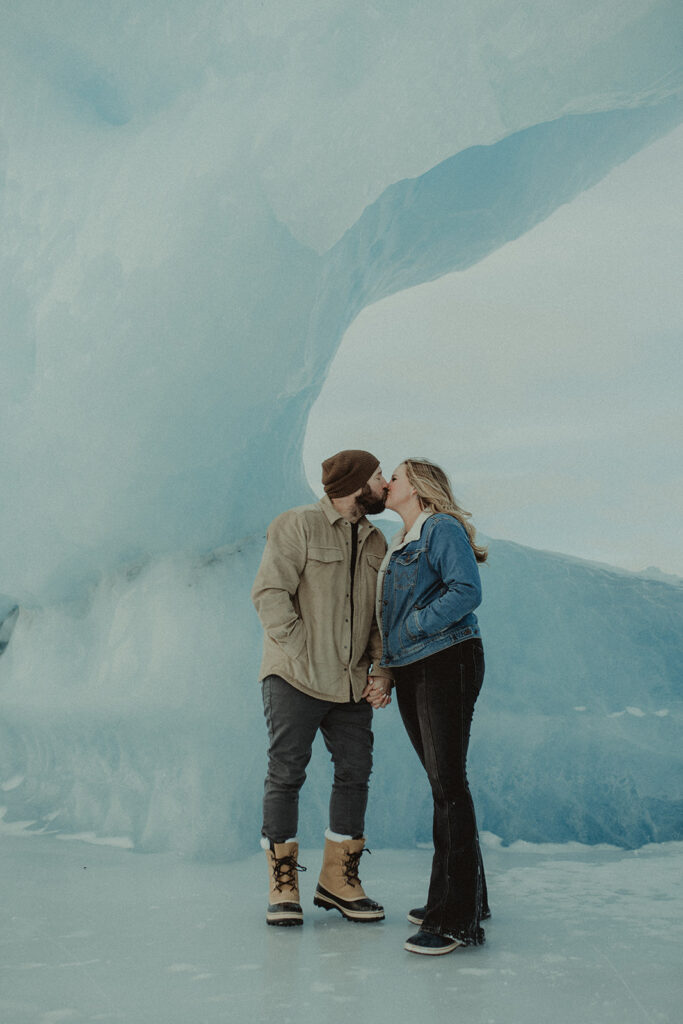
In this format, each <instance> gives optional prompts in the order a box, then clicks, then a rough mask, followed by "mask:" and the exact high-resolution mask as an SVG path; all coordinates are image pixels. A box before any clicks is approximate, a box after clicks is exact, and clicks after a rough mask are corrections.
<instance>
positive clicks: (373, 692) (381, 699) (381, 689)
mask: <svg viewBox="0 0 683 1024" xmlns="http://www.w3.org/2000/svg"><path fill="white" fill-rule="evenodd" d="M391 687H392V682H391V679H387V678H386V677H385V676H368V685H367V686H366V687H365V689H364V690H363V692H362V694H361V697H364V698H365V699H366V701H367V702H368V704H370V705H372V707H373V708H375V709H379V708H385V707H387V705H389V704H391Z"/></svg>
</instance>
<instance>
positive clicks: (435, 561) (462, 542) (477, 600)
mask: <svg viewBox="0 0 683 1024" xmlns="http://www.w3.org/2000/svg"><path fill="white" fill-rule="evenodd" d="M426 554H427V558H428V559H429V563H430V565H431V567H432V568H433V570H434V572H435V573H437V575H438V576H439V578H440V580H441V593H440V594H439V595H438V596H437V597H435V598H434V600H432V601H430V602H429V603H428V604H426V605H425V606H424V607H419V606H418V607H416V608H415V609H414V611H413V612H412V615H411V618H412V622H411V624H410V632H411V633H412V634H413V635H415V636H425V637H429V636H433V635H434V634H436V633H440V632H442V631H443V630H445V629H449V628H451V627H452V626H454V625H455V624H456V623H458V622H460V620H461V619H463V618H464V617H465V616H466V615H468V614H469V613H470V612H473V611H474V609H475V608H477V607H478V606H479V605H480V604H481V596H482V594H481V580H480V577H479V567H478V565H477V560H476V558H475V557H474V551H473V550H472V545H471V544H470V542H469V538H468V536H467V533H466V531H465V529H464V527H463V526H462V525H461V524H460V523H459V522H458V521H457V519H454V518H453V517H452V516H443V517H439V519H438V520H437V521H435V522H434V525H433V527H432V529H431V530H430V533H429V539H428V545H427V551H426Z"/></svg>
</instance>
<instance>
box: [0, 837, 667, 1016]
mask: <svg viewBox="0 0 683 1024" xmlns="http://www.w3.org/2000/svg"><path fill="white" fill-rule="evenodd" d="M0 847H1V851H0V852H1V854H2V862H3V871H2V874H1V876H0V902H1V904H2V908H3V914H4V915H5V917H6V921H7V924H6V925H5V927H4V928H3V937H2V940H1V941H0V978H1V979H2V986H1V987H0V1019H2V1021H3V1024H38V1022H40V1024H57V1022H60V1024H61V1022H65V1024H70V1022H73V1024H77V1022H80V1021H98V1020H102V1021H112V1022H121V1024H188V1022H189V1021H192V1022H195V1021H197V1022H199V1021H201V1022H202V1024H218V1022H225V1021H246V1020H248V1021H272V1020H275V1019H276V1020H278V1021H281V1022H282V1024H286V1022H289V1024H295V1022H302V1024H309V1022H311V1024H312V1022H317V1021H319V1020H326V1021H330V1022H332V1024H337V1022H339V1024H343V1022H344V1024H345V1022H347V1021H348V1020H349V1019H350V1018H351V1017H354V1018H355V1017H358V1018H363V1019H368V1020H372V1021H376V1022H377V1024H384V1022H385V1021H396V1020H399V1021H408V1020H416V1021H423V1020H427V1019H428V1020H431V1021H434V1022H436V1024H446V1022H450V1021H453V1020H454V1019H458V1020H459V1019H463V1020H469V1021H473V1022H477V1024H479V1022H482V1024H530V1022H536V1021H545V1020H552V1021H556V1022H557V1024H584V1022H591V1024H594V1022H595V1024H598V1022H599V1024H643V1022H648V1024H677V1022H678V1021H679V1020H680V997H681V984H680V947H681V940H682V939H683V934H682V931H683V925H682V921H683V906H682V905H681V884H680V879H681V868H682V867H683V851H682V849H681V844H680V843H675V844H665V845H663V846H650V847H646V848H644V849H643V850H640V851H638V852H637V853H624V852H623V851H618V850H614V849H610V848H609V847H598V848H590V849H589V848H586V847H581V846H579V845H578V844H567V845H565V846H538V847H536V846H530V845H526V844H515V845H514V846H513V847H512V848H508V849H502V848H500V847H499V845H498V844H497V843H496V841H495V839H494V837H491V836H485V837H484V856H485V859H486V866H487V870H488V876H489V884H490V896H491V906H492V911H493V917H492V919H491V920H490V921H488V922H487V923H486V936H487V941H486V944H485V945H484V946H481V947H477V948H472V949H467V950H456V951H455V952H454V953H452V954H450V955H449V956H446V957H442V958H438V959H434V958H427V957H418V956H414V955H411V954H409V953H407V952H405V951H404V950H403V942H404V941H405V939H406V938H407V937H408V936H409V935H410V934H412V933H413V931H414V926H412V925H410V924H409V923H408V922H407V921H406V919H405V914H406V912H407V910H408V909H409V908H410V907H412V906H415V905H417V904H420V903H421V902H422V901H423V898H424V892H425V886H426V883H427V878H428V874H429V867H430V861H431V852H430V851H428V850H410V851H407V850H403V851H397V850H390V849H380V848H379V847H375V849H374V852H373V855H372V857H366V858H364V859H363V863H362V865H361V867H362V878H363V881H364V884H365V886H366V888H367V890H368V892H370V893H371V894H372V895H373V897H375V898H376V899H378V900H381V901H382V903H383V904H384V907H385V911H386V920H385V921H383V922H382V923H380V924H377V925H353V924H351V923H349V922H345V921H343V920H341V918H340V917H339V916H338V915H336V914H333V913H331V912H330V913H326V912H325V911H323V910H320V909H316V908H314V907H313V904H312V892H313V889H314V887H315V881H316V879H317V874H318V871H319V866H320V857H321V852H320V846H319V845H316V846H315V847H311V848H307V849H304V850H302V851H301V857H300V860H301V861H302V862H303V863H304V864H305V865H307V867H308V871H307V872H306V874H303V875H301V876H300V884H301V892H302V906H303V908H304V916H305V923H304V926H303V927H302V928H289V929H283V928H269V927H268V926H267V925H266V924H265V920H264V918H265V894H266V884H265V883H266V879H265V859H264V857H263V854H262V853H260V852H259V853H258V854H254V855H253V856H252V857H251V858H249V859H247V860H244V861H241V862H239V863H234V864H230V865H225V864H197V863H188V862H186V861H179V860H178V859H177V858H173V857H171V856H169V855H154V854H152V855H149V856H146V857H138V856H135V855H134V854H130V853H126V852H125V851H121V850H112V849H105V848H103V847H101V846H97V847H94V846H87V845H85V844H83V843H59V842H57V841H56V840H55V839H54V838H51V837H45V836H43V837H33V838H27V837H25V836H24V837H21V836H2V838H1V840H0Z"/></svg>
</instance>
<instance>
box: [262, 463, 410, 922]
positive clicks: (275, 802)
mask: <svg viewBox="0 0 683 1024" xmlns="http://www.w3.org/2000/svg"><path fill="white" fill-rule="evenodd" d="M322 470H323V476H322V482H323V486H324V489H325V495H324V497H323V498H322V499H321V500H320V501H319V502H317V503H316V504H313V505H303V506H301V507H299V508H294V509H290V511H288V512H284V513H283V514H282V515H280V516H278V517H277V519H275V520H274V521H273V522H272V523H271V525H270V527H269V529H268V534H267V539H266V547H265V551H264V553H263V558H262V560H261V565H260V567H259V571H258V574H257V576H256V580H255V582H254V587H253V590H252V599H253V601H254V605H255V606H256V610H257V612H258V614H259V618H260V619H261V622H262V624H263V628H264V633H265V636H264V646H263V661H262V664H261V673H260V679H261V682H262V687H263V706H264V712H265V717H266V723H267V726H268V736H269V740H270V747H269V750H268V773H267V775H266V782H265V791H264V799H263V828H262V839H261V845H262V846H263V848H264V849H265V850H266V857H267V860H268V867H269V875H270V898H269V905H268V910H267V913H266V921H267V922H268V924H272V925H300V924H302V923H303V914H302V911H301V906H300V903H299V889H298V881H297V870H300V865H298V864H297V857H298V851H299V847H298V843H297V840H296V832H297V824H298V809H299V790H300V789H301V786H302V785H303V782H304V779H305V778H306V766H307V765H308V762H309V760H310V757H311V749H312V745H313V741H314V739H315V736H316V733H317V731H318V729H320V731H321V732H322V735H323V739H324V741H325V745H326V746H327V749H328V750H329V752H330V754H331V755H332V761H333V763H334V781H333V785H332V794H331V798H330V820H329V828H328V829H327V830H326V832H325V852H324V855H323V866H322V871H321V873H320V878H319V880H318V885H317V888H316V892H315V898H314V903H315V905H316V906H319V907H323V908H324V909H326V910H331V909H337V910H339V911H340V913H341V914H342V915H343V916H344V917H346V918H349V919H351V920H354V921H380V920H382V919H383V917H384V910H383V908H382V907H381V906H380V905H379V904H378V903H375V902H374V900H371V899H369V898H368V897H367V896H366V895H365V892H364V891H363V887H362V885H361V882H360V879H359V878H358V865H359V861H360V857H361V854H362V852H363V848H364V845H365V838H364V835H363V830H364V822H365V808H366V805H367V799H368V779H369V777H370V771H371V768H372V743H373V737H372V729H371V723H372V709H373V706H374V707H382V706H385V705H386V704H387V703H389V701H390V697H389V696H388V695H384V693H383V692H382V694H381V696H378V694H377V692H376V691H375V690H374V689H373V677H374V675H377V676H384V677H387V676H389V677H390V676H391V673H390V672H389V670H387V669H383V668H380V667H379V661H380V657H381V653H382V644H381V639H380V635H379V630H378V628H377V623H376V620H375V613H374V609H375V587H376V582H377V572H378V570H379V567H380V564H381V562H382V558H383V557H384V553H385V551H386V541H385V540H384V537H383V535H382V533H381V532H380V531H379V530H377V529H376V528H375V527H374V526H373V525H372V524H371V523H370V522H369V521H368V520H367V519H366V513H370V514H375V515H376V514H378V513H379V512H382V511H383V510H384V498H385V494H386V488H387V482H386V480H385V479H384V477H383V476H382V470H381V468H380V465H379V461H378V460H377V459H376V458H375V457H374V455H371V454H370V453H369V452H365V451H357V450H348V451H342V452H338V453H337V454H336V455H333V456H331V458H329V459H326V460H325V461H324V462H323V464H322ZM370 669H371V670H372V673H373V675H372V676H370V677H368V671H369V670H370ZM366 697H367V698H368V700H366V699H365V698H366ZM368 701H371V703H372V706H371V703H369V702H368Z"/></svg>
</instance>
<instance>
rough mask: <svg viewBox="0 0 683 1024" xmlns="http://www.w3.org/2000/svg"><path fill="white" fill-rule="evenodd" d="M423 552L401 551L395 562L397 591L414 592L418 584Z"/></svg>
mask: <svg viewBox="0 0 683 1024" xmlns="http://www.w3.org/2000/svg"><path fill="white" fill-rule="evenodd" d="M421 554H422V551H421V550H420V551H401V552H399V554H398V555H396V557H395V559H394V560H393V562H394V564H393V570H394V586H395V587H396V589H397V590H412V589H413V587H414V586H415V584H416V583H417V570H418V566H419V563H420V555H421Z"/></svg>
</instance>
